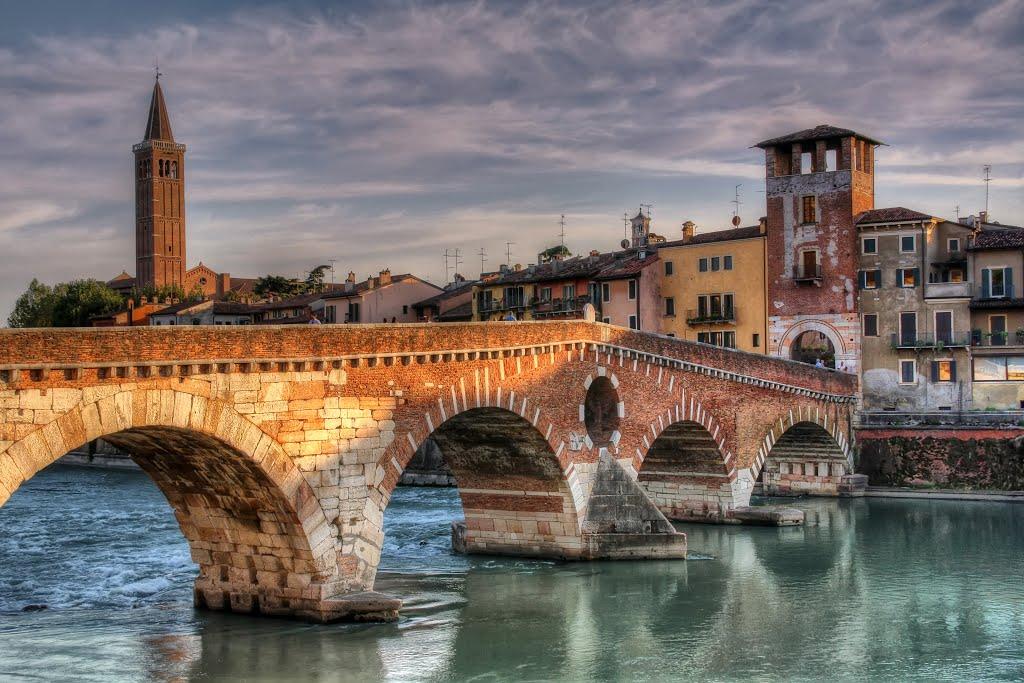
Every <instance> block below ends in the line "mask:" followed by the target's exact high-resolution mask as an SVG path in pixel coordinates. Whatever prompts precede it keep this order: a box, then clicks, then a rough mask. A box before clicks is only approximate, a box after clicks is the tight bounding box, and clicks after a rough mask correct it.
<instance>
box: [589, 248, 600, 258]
mask: <svg viewBox="0 0 1024 683" xmlns="http://www.w3.org/2000/svg"><path fill="white" fill-rule="evenodd" d="M590 255H591V256H593V257H597V256H600V255H601V252H599V251H598V250H597V249H591V250H590Z"/></svg>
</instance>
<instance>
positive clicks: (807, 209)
mask: <svg viewBox="0 0 1024 683" xmlns="http://www.w3.org/2000/svg"><path fill="white" fill-rule="evenodd" d="M802 207H803V208H802V209H801V211H800V216H801V219H802V222H803V224H804V225H808V224H810V223H814V222H815V218H814V209H815V200H814V195H808V196H806V197H804V198H803V202H802Z"/></svg>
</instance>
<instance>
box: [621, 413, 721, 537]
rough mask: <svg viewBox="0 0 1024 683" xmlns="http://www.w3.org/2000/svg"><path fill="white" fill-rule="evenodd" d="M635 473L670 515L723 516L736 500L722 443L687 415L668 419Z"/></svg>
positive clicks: (693, 518) (687, 517) (683, 517)
mask: <svg viewBox="0 0 1024 683" xmlns="http://www.w3.org/2000/svg"><path fill="white" fill-rule="evenodd" d="M637 478H638V481H639V482H640V485H641V486H643V488H644V489H645V490H646V491H647V494H648V495H649V496H650V497H651V498H652V499H653V500H654V502H655V504H657V506H658V507H659V508H660V509H661V511H662V513H664V514H665V516H666V517H668V518H669V519H676V520H689V521H722V520H723V518H724V517H725V515H726V513H727V512H728V511H729V510H730V509H731V508H732V507H733V506H734V505H735V501H734V497H733V490H732V486H731V484H732V479H733V477H731V476H730V469H729V466H728V465H727V464H726V461H725V455H724V454H723V453H722V449H721V448H720V447H719V445H718V443H717V442H716V441H715V439H714V437H713V436H712V435H711V433H710V432H709V431H708V430H707V429H706V428H705V427H704V426H703V425H702V424H700V423H698V422H693V421H691V420H684V421H681V422H676V423H674V424H672V425H669V426H668V427H667V428H666V429H665V430H664V431H663V432H662V433H661V434H660V435H659V436H658V438H657V439H655V440H654V443H652V444H651V447H650V449H649V450H648V451H647V455H646V456H645V457H644V460H643V462H642V463H641V466H640V472H639V475H638V477H637Z"/></svg>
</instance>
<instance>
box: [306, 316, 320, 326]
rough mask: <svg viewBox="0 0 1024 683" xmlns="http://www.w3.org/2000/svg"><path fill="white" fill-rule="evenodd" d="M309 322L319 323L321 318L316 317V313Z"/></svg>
mask: <svg viewBox="0 0 1024 683" xmlns="http://www.w3.org/2000/svg"><path fill="white" fill-rule="evenodd" d="M309 324H310V325H319V324H320V318H318V317H316V313H314V314H313V317H312V318H310V319H309Z"/></svg>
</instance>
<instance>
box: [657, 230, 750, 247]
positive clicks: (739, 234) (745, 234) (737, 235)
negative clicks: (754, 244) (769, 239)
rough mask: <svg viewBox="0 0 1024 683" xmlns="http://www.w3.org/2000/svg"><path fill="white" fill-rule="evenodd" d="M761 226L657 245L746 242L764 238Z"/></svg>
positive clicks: (683, 245)
mask: <svg viewBox="0 0 1024 683" xmlns="http://www.w3.org/2000/svg"><path fill="white" fill-rule="evenodd" d="M763 236H764V235H763V233H762V232H761V226H760V225H748V226H745V227H742V228H729V229H727V230H713V231H711V232H701V233H697V234H695V235H694V236H693V237H691V238H690V239H688V240H674V241H672V242H664V243H662V244H659V245H657V246H658V248H659V249H664V248H665V247H688V246H690V245H692V244H711V243H714V242H728V241H731V240H745V239H750V238H752V237H763Z"/></svg>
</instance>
